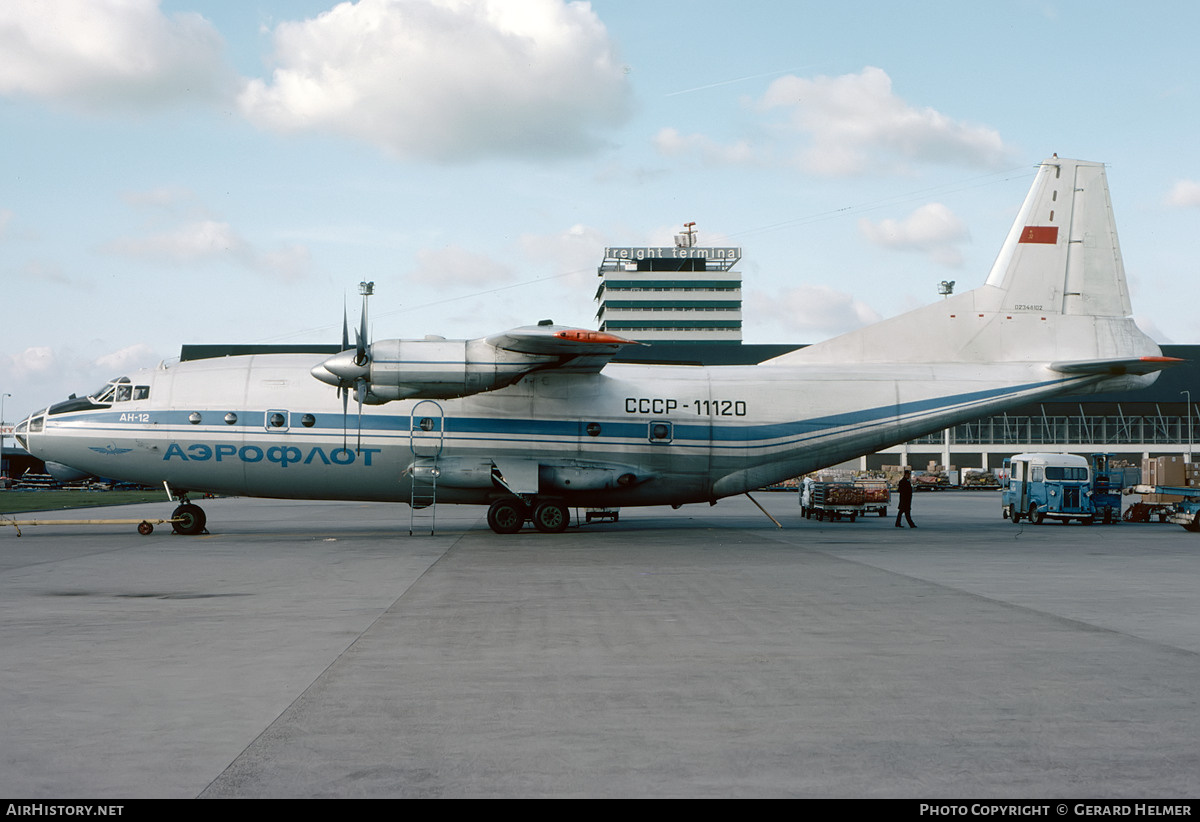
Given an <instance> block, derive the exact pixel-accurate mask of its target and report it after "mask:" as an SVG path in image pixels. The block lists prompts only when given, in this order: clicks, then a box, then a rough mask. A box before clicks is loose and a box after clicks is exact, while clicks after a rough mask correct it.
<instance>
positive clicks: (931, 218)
mask: <svg viewBox="0 0 1200 822" xmlns="http://www.w3.org/2000/svg"><path fill="white" fill-rule="evenodd" d="M858 227H859V230H860V231H861V232H862V233H863V236H865V237H866V238H867V239H868V240H870V241H871V242H872V243H875V244H876V245H880V246H883V247H885V248H896V249H901V250H906V251H921V252H924V253H926V254H928V255H929V256H930V257H932V258H933V260H934V261H935V262H937V263H940V264H942V265H948V266H960V265H962V262H963V256H962V252H961V251H959V250H958V249H957V248H956V247H955V246H956V245H957V244H959V243H962V242H965V241H967V240H969V239H970V232H968V231H967V226H966V224H965V223H964V222H963V221H962V220H960V219H959V218H958V217H957V216H956V215H955V214H954V212H952V211H951V210H950V209H948V208H946V206H944V205H942V204H941V203H928V204H927V205H923V206H921V207H920V208H918V209H917V210H916V211H914V212H913V213H912V214H909V215H908V217H906V218H904V219H903V220H882V221H880V222H878V223H873V222H871V221H870V220H867V219H865V218H863V219H861V220H859V221H858Z"/></svg>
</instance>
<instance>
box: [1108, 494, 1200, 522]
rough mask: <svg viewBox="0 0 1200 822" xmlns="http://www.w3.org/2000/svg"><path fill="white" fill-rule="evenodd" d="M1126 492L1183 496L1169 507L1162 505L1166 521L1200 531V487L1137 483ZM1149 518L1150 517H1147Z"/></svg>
mask: <svg viewBox="0 0 1200 822" xmlns="http://www.w3.org/2000/svg"><path fill="white" fill-rule="evenodd" d="M1126 492H1127V493H1131V494H1143V495H1145V494H1173V495H1175V496H1179V497H1182V499H1180V500H1178V501H1176V502H1174V503H1171V504H1170V507H1169V508H1165V506H1160V507H1162V508H1164V510H1163V513H1164V514H1165V517H1166V521H1167V522H1173V523H1175V524H1176V525H1182V526H1183V527H1184V528H1185V529H1186V530H1188V531H1192V532H1193V533H1200V488H1192V487H1190V486H1174V485H1135V486H1133V487H1132V488H1129V489H1126ZM1168 512H1169V513H1168ZM1147 519H1149V518H1148V517H1147ZM1161 519H1162V517H1160V521H1161Z"/></svg>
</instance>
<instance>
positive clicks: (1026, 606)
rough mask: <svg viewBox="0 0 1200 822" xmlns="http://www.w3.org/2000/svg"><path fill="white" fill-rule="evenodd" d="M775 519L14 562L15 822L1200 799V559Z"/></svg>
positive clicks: (1024, 536)
mask: <svg viewBox="0 0 1200 822" xmlns="http://www.w3.org/2000/svg"><path fill="white" fill-rule="evenodd" d="M757 498H758V499H759V500H760V501H761V502H762V503H763V504H764V505H765V506H766V507H767V508H768V509H769V510H770V511H771V512H772V513H773V514H774V515H775V516H776V517H777V518H778V519H779V520H780V521H781V522H782V523H783V525H784V526H785V527H784V528H783V529H777V528H776V527H775V525H774V524H772V523H771V521H770V520H768V519H767V518H766V517H764V516H763V515H762V514H761V513H760V512H759V511H758V510H757V509H755V508H754V507H753V506H752V505H751V503H750V502H749V501H748V500H746V499H745V498H739V499H733V500H726V501H722V502H721V503H720V504H718V505H717V506H715V507H712V508H710V507H708V506H688V507H684V508H682V509H679V510H677V511H672V510H670V509H661V508H653V509H644V510H637V509H625V510H623V511H622V512H621V520H620V522H618V523H603V524H592V525H589V526H586V527H583V528H579V529H572V530H571V531H569V532H568V533H567V534H564V535H560V536H550V535H544V534H540V533H537V532H535V531H532V530H527V531H525V532H523V533H521V534H518V535H513V536H497V535H495V534H493V533H492V532H491V531H489V530H488V529H487V526H486V525H485V524H484V521H483V513H484V509H482V508H474V507H458V506H439V509H438V533H437V535H436V536H428V535H424V536H414V537H409V536H408V534H407V532H408V508H407V506H404V505H383V504H359V503H308V502H277V501H260V500H246V499H220V500H211V501H207V502H205V503H203V505H204V507H205V510H206V511H207V513H208V520H209V529H210V530H211V534H209V535H207V536H201V537H181V536H174V535H171V534H170V533H169V530H168V529H167V528H166V527H165V526H160V527H159V528H157V529H156V530H155V533H154V534H152V535H150V536H146V537H142V536H139V535H137V534H136V533H135V532H134V529H133V527H132V526H71V527H68V526H42V527H34V528H27V529H24V530H25V535H24V536H23V537H20V538H18V537H17V536H16V534H15V533H14V532H13V529H11V528H3V529H0V718H2V724H0V728H2V729H3V730H2V732H0V733H2V734H3V744H2V745H0V795H5V796H11V797H25V798H42V799H48V798H56V799H64V798H71V797H90V798H95V799H105V798H140V797H197V796H201V797H909V798H1005V797H1007V798H1026V799H1032V798H1071V797H1087V798H1160V799H1165V798H1188V797H1193V798H1194V797H1196V796H1197V794H1200V751H1198V746H1197V740H1200V710H1198V708H1200V597H1198V596H1197V593H1196V592H1197V591H1198V590H1200V536H1197V535H1195V534H1189V533H1187V532H1185V531H1184V530H1183V529H1182V528H1180V527H1179V526H1175V525H1166V524H1153V525H1130V524H1127V523H1123V524H1120V525H1114V526H1091V527H1085V526H1082V525H1078V524H1073V525H1068V526H1064V525H1059V524H1046V525H1041V526H1037V525H1029V524H1027V523H1021V524H1020V525H1019V526H1014V525H1012V524H1011V523H1009V522H1008V521H1007V520H1004V519H1002V518H1001V517H1000V512H999V510H1000V501H999V495H998V494H995V493H987V492H975V493H968V492H961V493H954V492H944V493H933V494H924V495H922V494H918V495H917V498H916V503H915V511H914V518H915V519H916V522H917V524H918V525H919V526H920V527H919V528H918V529H917V530H912V529H908V528H904V529H898V528H895V527H893V525H892V520H891V519H890V518H888V519H881V518H875V517H870V518H867V519H863V520H859V521H857V522H854V523H850V522H817V521H815V520H812V521H809V520H803V519H801V518H800V516H799V508H798V506H797V501H796V495H795V494H792V493H761V494H759V495H757ZM169 511H170V506H169V504H165V503H164V504H156V505H144V506H130V507H129V508H128V509H125V510H120V509H103V510H102V511H100V512H92V514H94V515H96V516H103V517H116V516H131V517H142V516H145V517H151V516H152V517H163V516H166V515H168V514H169ZM80 515H81V512H78V511H75V512H63V513H61V514H55V515H54V516H56V517H59V518H78V517H79V516H80Z"/></svg>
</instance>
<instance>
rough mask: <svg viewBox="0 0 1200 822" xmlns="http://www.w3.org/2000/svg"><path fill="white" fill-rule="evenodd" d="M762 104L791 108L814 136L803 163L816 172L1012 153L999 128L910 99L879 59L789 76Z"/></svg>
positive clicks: (793, 126) (806, 134)
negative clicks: (849, 69)
mask: <svg viewBox="0 0 1200 822" xmlns="http://www.w3.org/2000/svg"><path fill="white" fill-rule="evenodd" d="M759 107H760V108H761V109H762V110H764V111H766V110H772V109H782V110H784V111H785V112H786V113H787V115H788V122H787V130H788V131H789V132H791V133H792V134H797V135H801V136H802V137H803V138H805V141H806V144H805V145H804V146H803V147H802V148H801V149H800V150H799V152H798V154H797V160H796V162H797V164H798V165H799V166H800V167H801V168H802V169H804V170H805V171H808V172H811V173H814V174H822V175H828V176H842V175H850V174H861V173H864V172H867V171H872V170H878V169H888V168H892V169H894V168H897V167H902V166H903V165H905V164H907V163H910V162H929V163H954V164H959V165H967V166H978V167H985V168H993V167H997V166H999V165H1001V164H1003V163H1005V162H1006V161H1007V157H1008V155H1009V149H1008V147H1007V146H1006V145H1005V144H1004V142H1003V140H1001V139H1000V135H999V133H997V132H996V131H995V130H994V129H991V128H987V127H985V126H979V125H971V124H968V123H962V122H958V121H955V120H953V119H951V118H950V117H948V116H946V115H945V114H942V113H941V112H939V111H936V110H934V109H932V108H918V107H915V106H912V105H910V104H909V103H907V102H905V101H904V100H903V99H901V98H900V97H898V96H896V94H895V92H893V91H892V80H891V78H890V77H888V75H887V73H886V72H884V71H883V70H882V69H879V68H875V67H873V66H868V67H866V68H864V69H863V70H862V71H861V72H859V73H858V74H845V75H842V76H840V77H825V76H820V77H815V78H813V79H806V78H803V77H796V76H794V75H789V76H787V77H781V78H779V79H778V80H776V81H774V82H773V83H771V85H770V86H769V87H768V89H767V92H766V94H764V95H763V97H762V99H761V101H760V102H759Z"/></svg>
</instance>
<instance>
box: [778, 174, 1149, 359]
mask: <svg viewBox="0 0 1200 822" xmlns="http://www.w3.org/2000/svg"><path fill="white" fill-rule="evenodd" d="M1131 313H1132V309H1131V308H1130V304H1129V291H1128V288H1127V286H1126V283H1125V266H1124V263H1123V262H1122V261H1121V249H1120V246H1119V245H1118V243H1117V229H1116V223H1115V221H1114V220H1113V213H1112V204H1111V202H1110V200H1109V194H1108V182H1107V180H1106V178H1105V174H1104V166H1103V165H1102V164H1100V163H1089V162H1083V161H1079V160H1064V159H1059V158H1058V156H1057V155H1055V156H1054V157H1051V158H1050V159H1048V160H1046V161H1045V162H1044V163H1042V164H1041V166H1040V167H1039V168H1038V172H1037V176H1036V177H1035V179H1034V182H1033V185H1032V187H1031V188H1030V190H1029V194H1028V196H1026V198H1025V202H1024V204H1023V205H1022V206H1021V210H1020V211H1019V212H1018V214H1017V218H1016V220H1015V221H1014V222H1013V226H1012V228H1011V229H1010V230H1009V232H1008V237H1007V239H1005V241H1004V245H1003V246H1002V247H1001V250H1000V254H999V256H998V257H997V258H996V262H995V263H994V264H993V265H992V269H991V272H990V273H989V275H988V278H987V281H986V282H985V283H984V284H983V285H981V286H979V287H978V288H975V289H974V290H972V291H967V292H963V293H961V294H956V295H954V296H952V297H950V298H948V299H946V300H943V301H941V302H938V303H935V304H933V305H928V306H925V307H924V308H918V309H916V310H915V311H909V312H907V313H905V314H901V315H900V316H898V317H892V318H891V319H888V320H884V321H883V322H880V323H876V324H875V325H871V326H867V327H866V328H861V329H859V330H857V331H852V332H850V333H848V334H843V335H841V336H840V337H834V338H833V339H830V340H826V341H825V342H821V343H817V344H816V345H810V346H808V347H807V348H802V349H800V350H798V351H793V352H791V353H789V354H785V355H783V356H782V357H777V358H775V359H774V360H771V361H770V362H773V363H777V364H800V363H831V364H834V363H845V364H849V363H897V362H923V363H938V362H944V363H996V362H1010V363H1017V362H1024V363H1043V364H1049V363H1052V362H1066V361H1070V362H1076V363H1078V362H1085V361H1090V360H1122V359H1133V358H1140V357H1157V356H1160V355H1161V353H1162V352H1161V351H1160V350H1159V348H1158V346H1157V345H1156V344H1155V343H1154V341H1153V340H1151V339H1150V338H1149V337H1147V336H1146V335H1145V334H1143V333H1142V332H1141V330H1139V329H1138V327H1137V326H1136V325H1134V323H1133V319H1132V318H1131V317H1130V315H1131Z"/></svg>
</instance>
